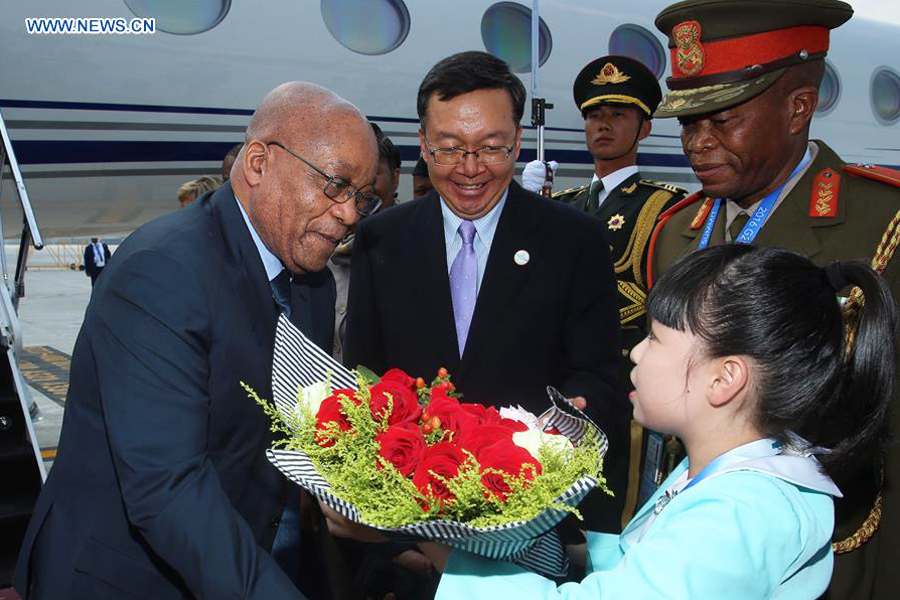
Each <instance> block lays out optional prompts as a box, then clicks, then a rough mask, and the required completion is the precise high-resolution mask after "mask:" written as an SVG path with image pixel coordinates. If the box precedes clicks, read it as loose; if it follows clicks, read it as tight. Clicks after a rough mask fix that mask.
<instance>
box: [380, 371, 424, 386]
mask: <svg viewBox="0 0 900 600" xmlns="http://www.w3.org/2000/svg"><path fill="white" fill-rule="evenodd" d="M381 381H396V382H397V383H399V384H400V385H405V386H406V387H408V388H410V389H414V388H415V385H416V380H415V379H413V378H412V377H410V376H409V375H407V374H406V373H404V372H403V371H402V370H400V369H391V370H390V371H388V372H387V373H385V374H384V375H382V376H381Z"/></svg>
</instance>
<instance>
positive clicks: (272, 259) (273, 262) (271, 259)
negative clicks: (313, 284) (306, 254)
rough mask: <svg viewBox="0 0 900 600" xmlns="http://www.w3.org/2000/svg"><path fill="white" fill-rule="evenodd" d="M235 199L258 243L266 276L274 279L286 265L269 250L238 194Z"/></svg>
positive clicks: (254, 239)
mask: <svg viewBox="0 0 900 600" xmlns="http://www.w3.org/2000/svg"><path fill="white" fill-rule="evenodd" d="M234 201H235V202H237V205H238V208H239V209H240V211H241V216H242V217H244V223H246V224H247V229H249V230H250V237H252V238H253V243H254V244H256V250H257V251H258V252H259V257H260V258H261V259H262V263H263V267H265V269H266V277H268V278H269V281H272V280H273V279H275V277H277V276H278V274H279V273H281V271H283V270H284V265H283V264H282V263H281V259H280V258H278V257H277V256H275V255H274V254H272V251H271V250H269V248H268V247H266V245H265V244H264V243H263V241H262V239H260V237H259V234H258V233H256V229H254V228H253V223H251V222H250V217H249V216H247V211H245V210H244V205H243V204H241V201H240V200H238V199H237V195H236V194H235V196H234Z"/></svg>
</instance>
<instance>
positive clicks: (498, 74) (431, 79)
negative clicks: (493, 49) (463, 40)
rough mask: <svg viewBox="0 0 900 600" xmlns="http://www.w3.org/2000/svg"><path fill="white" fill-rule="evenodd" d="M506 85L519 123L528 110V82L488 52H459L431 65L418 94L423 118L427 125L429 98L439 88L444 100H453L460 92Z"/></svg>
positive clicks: (420, 118) (504, 86) (420, 113)
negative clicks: (526, 103)
mask: <svg viewBox="0 0 900 600" xmlns="http://www.w3.org/2000/svg"><path fill="white" fill-rule="evenodd" d="M485 89H503V90H506V91H507V92H509V97H510V99H511V100H512V105H513V118H514V119H515V121H516V125H518V124H519V122H520V121H521V120H522V115H523V114H524V113H525V85H524V84H523V83H522V80H521V79H519V78H518V77H516V76H515V75H513V73H512V71H510V70H509V65H508V64H506V63H505V62H503V61H502V60H500V59H499V58H497V57H496V56H494V55H492V54H488V53H487V52H479V51H476V50H470V51H468V52H459V53H457V54H454V55H452V56H448V57H447V58H445V59H443V60H441V61H440V62H438V63H437V64H436V65H434V66H433V67H431V70H430V71H428V74H427V75H425V79H423V80H422V84H421V85H420V86H419V94H418V97H417V98H416V109H417V110H418V112H419V121H420V122H421V124H422V126H423V127H424V126H425V113H426V111H427V109H428V100H429V99H430V98H431V95H432V94H433V93H435V92H437V95H438V98H439V99H440V100H452V99H453V98H456V97H457V96H461V95H463V94H468V93H469V92H474V91H477V90H485Z"/></svg>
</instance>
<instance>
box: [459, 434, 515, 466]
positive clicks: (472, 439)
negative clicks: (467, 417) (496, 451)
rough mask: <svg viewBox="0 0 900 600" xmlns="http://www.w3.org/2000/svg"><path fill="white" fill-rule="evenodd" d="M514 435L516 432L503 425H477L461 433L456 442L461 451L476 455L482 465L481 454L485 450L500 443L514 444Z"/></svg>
mask: <svg viewBox="0 0 900 600" xmlns="http://www.w3.org/2000/svg"><path fill="white" fill-rule="evenodd" d="M513 433H515V431H513V430H512V429H509V428H508V427H503V426H502V425H476V426H475V427H468V428H466V429H463V430H462V431H460V432H459V436H458V438H457V439H456V440H454V441H456V442H457V444H459V447H460V448H461V449H463V450H468V451H469V452H471V453H472V454H473V455H475V459H476V460H477V461H478V462H479V463H481V453H482V451H483V450H484V449H485V448H487V447H489V446H493V445H494V444H496V443H498V442H509V443H512V437H513Z"/></svg>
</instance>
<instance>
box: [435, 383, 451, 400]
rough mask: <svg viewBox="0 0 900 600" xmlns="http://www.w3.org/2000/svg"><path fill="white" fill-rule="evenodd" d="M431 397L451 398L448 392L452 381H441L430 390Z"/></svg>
mask: <svg viewBox="0 0 900 600" xmlns="http://www.w3.org/2000/svg"><path fill="white" fill-rule="evenodd" d="M430 392H431V399H432V400H434V399H435V398H449V397H450V396H448V395H447V394H448V393H449V392H450V382H449V381H445V382H444V383H439V384H437V385H436V386H434V387H433V388H431V390H430Z"/></svg>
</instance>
